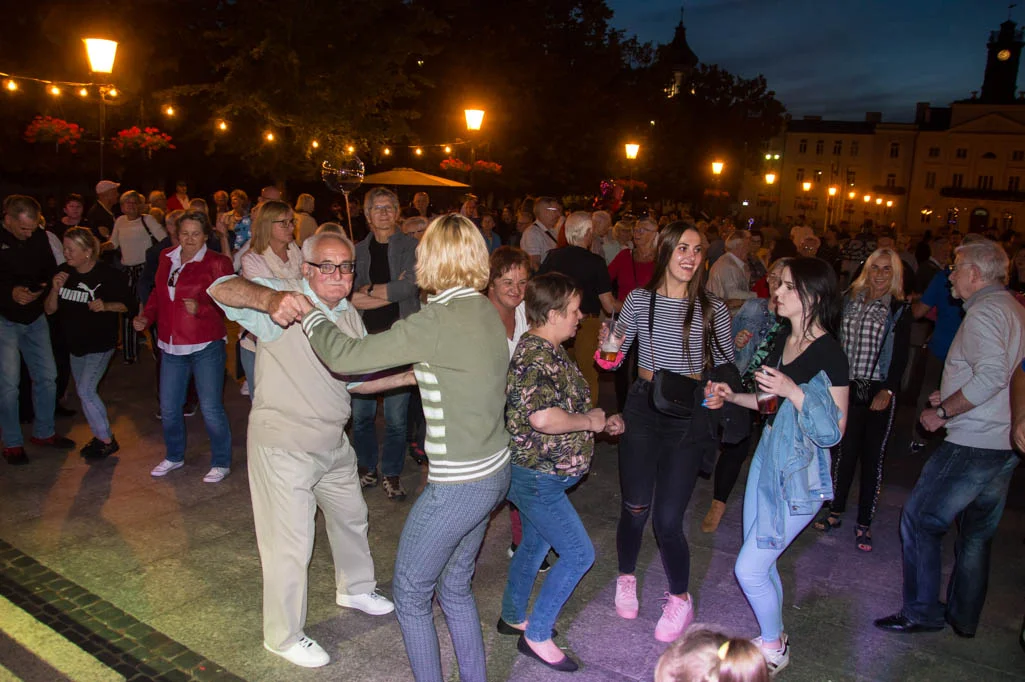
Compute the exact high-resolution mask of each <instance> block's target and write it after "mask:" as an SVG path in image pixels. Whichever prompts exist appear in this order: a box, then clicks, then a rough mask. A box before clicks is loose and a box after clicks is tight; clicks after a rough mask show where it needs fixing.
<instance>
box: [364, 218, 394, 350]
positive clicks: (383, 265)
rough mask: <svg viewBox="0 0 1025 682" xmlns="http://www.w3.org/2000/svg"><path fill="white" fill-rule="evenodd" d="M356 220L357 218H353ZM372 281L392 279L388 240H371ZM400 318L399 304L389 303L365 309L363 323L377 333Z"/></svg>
mask: <svg viewBox="0 0 1025 682" xmlns="http://www.w3.org/2000/svg"><path fill="white" fill-rule="evenodd" d="M353 222H355V218H354V219H353ZM369 246H370V283H371V284H387V283H388V282H390V281H391V269H390V268H389V267H388V242H384V243H381V242H379V241H377V240H376V239H371V240H370V244H369ZM398 319H399V304H398V303H389V304H388V305H386V306H381V307H380V308H375V309H373V310H364V311H363V324H364V325H365V326H366V328H367V332H369V333H371V334H376V333H378V332H383V331H385V330H386V329H390V328H391V326H392V325H393V324H395V323H396V322H397V321H398Z"/></svg>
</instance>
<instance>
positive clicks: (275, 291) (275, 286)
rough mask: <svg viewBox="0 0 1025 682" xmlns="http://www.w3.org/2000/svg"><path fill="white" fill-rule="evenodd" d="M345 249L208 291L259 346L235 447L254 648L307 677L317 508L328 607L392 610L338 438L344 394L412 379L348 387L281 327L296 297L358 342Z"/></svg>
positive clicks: (308, 254)
mask: <svg viewBox="0 0 1025 682" xmlns="http://www.w3.org/2000/svg"><path fill="white" fill-rule="evenodd" d="M354 250H355V249H354V248H353V246H352V242H350V241H349V239H348V238H347V237H345V236H344V235H340V234H337V233H332V232H323V233H320V234H316V235H314V236H312V237H310V238H309V239H307V240H306V241H305V242H303V246H302V251H303V261H304V263H303V273H302V274H303V279H301V280H283V279H262V278H256V279H254V280H252V281H248V280H245V279H243V278H241V277H237V276H230V277H222V278H221V279H219V280H217V281H216V282H214V283H213V284H212V285H211V286H210V288H209V289H208V293H209V294H210V296H211V297H212V298H213V299H214V301H216V302H217V304H218V305H220V306H221V307H222V308H223V309H224V311H225V314H226V315H227V316H228V318H229V319H232V320H235V321H237V322H238V323H239V324H240V325H242V326H243V327H245V328H246V329H247V330H249V331H250V332H251V333H252V334H254V335H255V336H256V337H257V338H258V339H259V343H258V344H257V346H256V349H257V350H256V352H257V357H258V361H257V363H256V370H257V374H258V378H257V381H256V396H255V398H254V401H253V408H252V411H251V412H250V413H249V430H248V434H247V438H246V449H247V454H248V457H249V488H250V491H251V493H252V500H253V517H254V521H255V524H256V539H257V544H258V545H259V548H260V561H261V563H262V565H263V637H264V646H265V647H266V648H267V649H268V650H269V651H271V652H273V653H275V654H277V655H279V656H281V657H283V658H285V659H286V660H288V661H291V662H292V663H295V664H296V665H300V666H303V667H310V668H314V667H319V666H322V665H325V664H327V662H328V660H329V658H328V655H327V653H326V652H325V651H324V650H323V648H321V647H320V646H319V645H318V644H317V643H316V642H314V641H313V640H312V639H310V638H309V637H307V636H306V635H305V634H304V633H303V625H304V621H305V618H306V593H307V569H308V567H309V562H310V555H311V553H312V551H313V538H314V529H315V519H314V516H315V513H316V508H317V507H318V506H319V507H320V508H321V509H322V510H323V512H324V521H325V525H326V526H327V536H328V540H329V542H330V544H331V554H332V556H333V557H334V565H335V576H336V587H337V594H336V601H337V603H338V604H339V606H344V607H348V608H355V609H359V610H360V611H363V612H365V613H369V614H371V615H383V614H386V613H390V612H391V611H392V610H393V608H394V607H393V605H392V603H391V601H389V600H388V599H385V598H384V597H382V596H381V595H380V594H378V593H377V592H376V587H377V583H376V580H375V578H374V562H373V559H372V558H371V556H370V546H369V544H368V542H367V506H366V503H365V502H364V500H363V494H362V491H361V490H360V483H359V477H358V475H357V472H356V454H355V452H354V451H353V448H352V446H351V445H350V444H349V441H348V439H347V438H346V436H345V430H344V429H345V424H346V422H347V421H348V420H349V416H350V393H361V394H366V393H375V392H378V391H387V390H394V389H396V388H401V387H409V386H412V385H413V384H414V383H415V379H414V378H413V376H412V372H403V373H401V374H394V375H390V376H384V377H379V378H374V379H371V380H367V381H364V382H363V383H358V379H355V378H352V377H350V379H354V381H356V383H348V384H347V383H346V380H345V379H343V378H340V377H338V376H336V375H334V374H332V373H331V372H329V371H328V370H327V368H325V366H324V364H323V363H322V362H320V360H319V359H317V356H316V355H314V354H313V350H312V348H311V347H310V344H309V342H308V341H307V340H306V337H305V335H304V334H303V330H302V327H301V326H300V325H292V324H291V323H292V322H294V321H295V320H296V319H298V315H299V310H300V309H301V308H300V306H299V304H298V301H299V300H300V299H302V298H304V297H305V298H307V299H309V301H310V302H311V303H312V304H313V305H314V306H315V307H316V308H317V309H319V310H321V311H322V312H323V313H324V314H325V315H327V316H328V318H329V319H330V320H331V321H333V322H334V323H335V324H336V325H337V326H338V328H339V329H341V330H342V331H343V332H344V333H345V334H347V335H349V336H352V337H354V338H362V337H363V336H364V335H365V334H366V330H365V329H364V327H363V322H362V321H361V320H360V316H359V314H358V313H357V312H356V310H355V309H354V307H353V306H351V305H350V304H349V302H348V301H347V300H346V297H347V296H348V295H349V292H350V291H351V290H352V283H353V277H354V272H355V270H356V263H355V261H354V260H353V256H352V254H353V251H354ZM279 325H281V326H279ZM284 327H287V328H284Z"/></svg>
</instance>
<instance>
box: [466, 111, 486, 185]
mask: <svg viewBox="0 0 1025 682" xmlns="http://www.w3.org/2000/svg"><path fill="white" fill-rule="evenodd" d="M463 114H464V115H465V116H466V130H467V131H468V132H469V133H479V132H480V127H481V124H482V123H484V110H483V109H464V110H463ZM475 163H477V146H476V145H475V144H474V141H473V135H472V134H471V135H470V186H471V187H472V186H473V166H474V164H475Z"/></svg>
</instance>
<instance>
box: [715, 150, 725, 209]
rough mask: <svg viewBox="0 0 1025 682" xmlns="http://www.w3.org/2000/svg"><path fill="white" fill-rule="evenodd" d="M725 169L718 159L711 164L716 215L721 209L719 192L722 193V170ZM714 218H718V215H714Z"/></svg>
mask: <svg viewBox="0 0 1025 682" xmlns="http://www.w3.org/2000/svg"><path fill="white" fill-rule="evenodd" d="M725 167H726V164H725V163H723V162H722V161H720V160H718V159H716V160H715V161H713V162H712V175H714V176H715V208H716V214H718V213H719V212H720V209H721V204H720V202H721V201H722V196H721V192H722V189H721V187H722V171H723V168H725ZM716 217H718V215H716Z"/></svg>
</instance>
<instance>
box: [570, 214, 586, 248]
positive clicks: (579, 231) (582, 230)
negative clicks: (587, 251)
mask: <svg viewBox="0 0 1025 682" xmlns="http://www.w3.org/2000/svg"><path fill="white" fill-rule="evenodd" d="M591 229H592V226H591V214H590V213H588V212H587V211H573V212H572V213H570V214H569V217H568V218H566V241H567V242H569V243H570V244H572V245H573V246H583V245H584V243H585V242H586V241H587V235H589V234H590V233H591Z"/></svg>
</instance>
